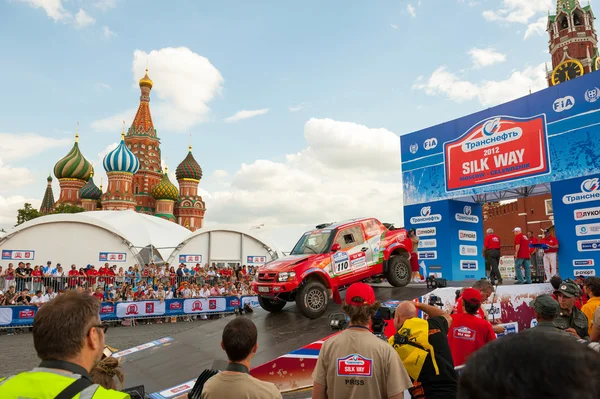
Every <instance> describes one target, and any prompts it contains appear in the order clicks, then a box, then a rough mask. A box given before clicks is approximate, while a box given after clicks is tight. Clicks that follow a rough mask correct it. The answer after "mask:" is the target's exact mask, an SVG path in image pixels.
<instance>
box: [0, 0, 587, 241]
mask: <svg viewBox="0 0 600 399" xmlns="http://www.w3.org/2000/svg"><path fill="white" fill-rule="evenodd" d="M596 1H597V0H596ZM591 3H592V7H594V1H592V2H591ZM586 4H587V2H586ZM555 7H556V3H555V0H527V1H522V0H480V1H474V0H408V1H403V0H376V1H370V2H363V1H345V0H344V1H342V0H339V1H335V0H332V1H326V2H324V1H313V0H305V1H302V2H291V1H275V0H271V1H243V0H240V1H219V2H216V1H193V0H187V1H185V0H182V1H177V2H171V1H148V0H146V1H142V0H0V48H2V49H3V50H2V52H1V53H0V76H1V77H2V78H3V82H2V95H0V109H1V110H2V112H0V228H4V229H7V230H8V229H10V228H11V227H12V226H13V225H14V224H15V223H16V210H17V209H18V208H20V207H22V206H23V203H25V202H31V203H32V204H34V206H39V204H40V202H41V199H42V197H43V195H44V191H45V186H46V177H47V176H48V173H50V171H51V170H52V169H53V167H54V164H55V163H56V162H57V161H58V160H59V159H60V158H61V157H63V156H64V155H66V153H67V152H68V151H69V150H70V148H71V146H72V144H73V140H74V135H75V132H76V130H77V126H79V128H78V129H79V130H78V131H79V136H80V148H81V151H82V153H83V154H84V156H85V157H86V158H87V159H88V160H89V161H90V162H92V163H93V164H94V165H95V169H96V171H97V175H96V176H94V178H95V181H96V184H97V185H99V184H100V179H101V178H102V180H103V182H104V183H106V175H105V174H104V173H98V172H103V170H102V166H101V165H102V159H103V157H104V155H105V154H106V153H108V151H110V149H112V148H114V146H116V144H117V142H118V141H119V140H120V132H121V129H122V123H123V122H122V121H125V122H126V127H129V126H130V125H131V122H132V120H133V116H134V114H135V111H136V109H137V106H138V104H139V96H140V90H139V86H138V81H139V79H140V78H141V77H142V76H143V75H144V70H145V68H148V69H149V76H150V78H151V79H152V80H153V81H154V87H153V89H152V93H151V102H150V107H151V110H152V115H153V121H154V126H155V128H156V129H157V131H158V136H159V137H160V138H161V149H162V156H163V164H164V165H168V166H169V170H170V174H172V173H173V172H174V170H175V168H176V167H177V165H178V164H179V162H181V160H183V158H184V157H185V155H186V154H187V147H188V145H189V144H190V141H191V142H192V144H193V153H194V156H195V158H196V160H197V161H198V162H199V164H200V165H201V167H202V168H203V172H204V177H203V179H202V181H201V183H200V192H201V194H202V196H203V199H204V201H205V202H206V209H207V210H206V217H205V225H206V226H207V227H208V226H210V227H219V226H240V227H241V228H242V229H250V228H253V230H261V231H262V232H263V233H264V234H270V235H271V236H276V237H278V238H279V239H280V240H282V241H286V243H285V244H282V245H283V246H289V245H290V244H289V243H288V242H292V244H293V241H295V238H297V237H298V234H299V232H300V231H302V230H304V229H306V228H307V227H308V226H314V225H315V224H319V223H322V222H329V221H339V220H343V219H347V218H352V217H362V216H368V217H377V218H379V219H380V220H382V221H385V222H394V223H396V225H397V226H398V225H402V224H403V214H402V181H401V173H400V149H399V140H400V138H399V137H400V136H401V135H403V134H406V133H410V132H413V131H415V130H420V129H423V128H426V127H429V126H432V125H435V124H438V123H442V122H445V121H448V120H452V119H455V118H458V117H461V116H464V115H467V114H470V113H473V112H477V111H479V110H481V109H484V108H488V107H491V106H494V105H497V104H500V103H503V102H506V101H509V100H512V99H515V98H518V97H521V96H524V95H527V94H528V93H529V91H530V90H531V91H532V92H533V91H538V90H541V89H543V88H545V87H546V86H547V83H546V80H545V66H544V64H545V63H548V64H549V65H550V64H551V62H550V56H549V54H548V37H547V33H546V31H545V29H546V19H547V14H548V10H552V12H553V13H554V10H555ZM171 179H172V181H173V182H174V183H175V178H174V175H172V177H171ZM53 188H54V195H55V198H58V195H59V189H58V182H57V181H56V179H55V180H54V185H53ZM283 230H285V231H288V232H289V233H287V236H286V235H285V234H282V233H280V231H283ZM290 240H291V241H290Z"/></svg>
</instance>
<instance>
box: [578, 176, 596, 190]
mask: <svg viewBox="0 0 600 399" xmlns="http://www.w3.org/2000/svg"><path fill="white" fill-rule="evenodd" d="M599 187H600V184H598V178H597V177H596V178H593V179H587V180H584V181H583V182H582V183H581V191H582V192H584V193H591V192H592V191H596V190H598V188H599Z"/></svg>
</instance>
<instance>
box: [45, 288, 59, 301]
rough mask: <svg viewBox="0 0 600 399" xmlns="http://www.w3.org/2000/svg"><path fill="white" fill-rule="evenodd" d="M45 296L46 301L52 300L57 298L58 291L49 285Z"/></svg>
mask: <svg viewBox="0 0 600 399" xmlns="http://www.w3.org/2000/svg"><path fill="white" fill-rule="evenodd" d="M43 298H44V302H50V301H51V300H53V299H54V298H56V292H54V289H53V288H52V287H48V288H47V289H46V294H44V296H43Z"/></svg>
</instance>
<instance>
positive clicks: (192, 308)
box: [183, 298, 227, 313]
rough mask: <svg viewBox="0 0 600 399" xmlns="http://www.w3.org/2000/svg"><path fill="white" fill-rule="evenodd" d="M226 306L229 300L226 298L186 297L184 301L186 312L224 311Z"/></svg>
mask: <svg viewBox="0 0 600 399" xmlns="http://www.w3.org/2000/svg"><path fill="white" fill-rule="evenodd" d="M226 308H227V300H226V299H225V298H209V299H205V298H202V299H186V300H185V301H183V311H184V312H185V313H198V312H224V311H225V310H226Z"/></svg>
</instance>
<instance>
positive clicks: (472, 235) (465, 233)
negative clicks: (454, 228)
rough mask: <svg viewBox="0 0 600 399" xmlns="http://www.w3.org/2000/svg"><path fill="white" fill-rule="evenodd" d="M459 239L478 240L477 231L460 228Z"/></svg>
mask: <svg viewBox="0 0 600 399" xmlns="http://www.w3.org/2000/svg"><path fill="white" fill-rule="evenodd" d="M458 239H459V240H463V241H477V232H476V231H471V230H458Z"/></svg>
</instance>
